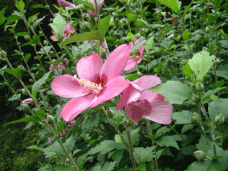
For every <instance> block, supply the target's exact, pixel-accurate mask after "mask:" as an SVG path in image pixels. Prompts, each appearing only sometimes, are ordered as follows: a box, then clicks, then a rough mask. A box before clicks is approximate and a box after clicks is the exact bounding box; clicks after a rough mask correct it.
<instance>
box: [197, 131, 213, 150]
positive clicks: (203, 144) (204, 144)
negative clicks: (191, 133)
mask: <svg viewBox="0 0 228 171" xmlns="http://www.w3.org/2000/svg"><path fill="white" fill-rule="evenodd" d="M208 144H210V142H208ZM208 144H207V140H206V138H205V137H204V136H203V135H202V134H201V137H200V139H199V143H198V144H196V147H197V148H198V149H199V150H202V151H204V152H207V151H208V149H209V146H208Z"/></svg>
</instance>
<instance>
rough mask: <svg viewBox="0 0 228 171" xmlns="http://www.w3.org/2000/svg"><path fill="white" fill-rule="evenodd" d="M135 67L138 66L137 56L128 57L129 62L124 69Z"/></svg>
mask: <svg viewBox="0 0 228 171" xmlns="http://www.w3.org/2000/svg"><path fill="white" fill-rule="evenodd" d="M135 67H136V62H135V58H134V57H131V56H130V58H129V59H128V61H127V64H126V66H125V68H124V71H128V70H130V69H133V68H135Z"/></svg>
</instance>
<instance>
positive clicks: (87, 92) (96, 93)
mask: <svg viewBox="0 0 228 171" xmlns="http://www.w3.org/2000/svg"><path fill="white" fill-rule="evenodd" d="M129 48H130V47H129V45H127V44H123V45H120V46H118V47H117V48H116V49H115V50H114V51H113V52H112V53H111V55H110V56H109V57H108V58H107V60H106V61H105V63H104V64H103V61H102V59H101V57H100V56H99V55H98V54H97V53H95V52H93V54H92V55H91V56H86V57H84V58H81V59H80V60H79V61H78V63H77V66H76V71H77V74H78V77H79V79H78V78H76V76H71V75H68V74H65V75H61V76H57V77H55V79H54V80H53V81H52V84H51V88H52V91H53V92H54V93H55V94H56V95H58V96H61V97H65V98H72V99H71V100H70V101H69V102H68V103H67V104H66V105H65V106H64V107H63V110H62V111H61V113H60V115H61V117H62V118H63V119H64V120H65V121H67V122H69V121H71V120H73V119H74V118H75V117H77V116H78V115H79V114H80V113H81V112H82V111H84V110H86V109H87V108H89V107H95V106H97V105H99V104H101V103H103V102H105V101H108V100H110V99H111V98H113V97H115V96H118V95H119V94H120V93H121V92H122V91H123V90H124V89H125V88H127V87H128V84H129V82H128V81H127V80H125V78H124V77H123V76H121V75H122V73H123V71H124V67H125V65H126V63H127V60H128V58H129V56H130V54H129V51H130V49H129Z"/></svg>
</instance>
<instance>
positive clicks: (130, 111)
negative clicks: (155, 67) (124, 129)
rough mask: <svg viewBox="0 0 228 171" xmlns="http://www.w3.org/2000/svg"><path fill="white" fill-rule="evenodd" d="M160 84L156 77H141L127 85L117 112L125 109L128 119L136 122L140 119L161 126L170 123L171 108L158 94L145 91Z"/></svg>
mask: <svg viewBox="0 0 228 171" xmlns="http://www.w3.org/2000/svg"><path fill="white" fill-rule="evenodd" d="M160 83H161V80H160V78H159V77H157V76H153V75H148V76H143V77H141V78H139V79H137V80H135V81H133V82H131V83H130V84H129V87H128V88H127V89H125V90H124V91H123V94H122V96H121V98H120V101H119V104H118V105H117V110H120V109H122V108H125V110H126V113H127V115H128V117H129V118H130V119H131V120H132V121H134V122H138V121H139V120H140V119H141V118H142V117H144V118H147V119H149V120H151V121H154V122H158V123H161V124H170V123H171V121H172V112H173V106H172V105H171V104H169V103H168V102H165V101H164V97H163V96H162V95H160V94H158V93H154V92H152V91H149V90H146V89H148V88H151V87H155V86H157V85H158V84H160Z"/></svg>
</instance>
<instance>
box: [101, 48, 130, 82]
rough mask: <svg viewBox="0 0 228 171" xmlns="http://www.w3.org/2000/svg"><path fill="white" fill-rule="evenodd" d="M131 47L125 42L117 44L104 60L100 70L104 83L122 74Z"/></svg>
mask: <svg viewBox="0 0 228 171" xmlns="http://www.w3.org/2000/svg"><path fill="white" fill-rule="evenodd" d="M130 51H131V47H130V46H129V45H127V44H123V45H120V46H118V47H117V48H116V49H115V50H114V51H113V52H112V53H111V54H110V56H109V57H108V58H107V60H106V61H105V63H104V65H103V67H102V70H101V79H102V80H103V82H104V85H105V84H106V83H107V82H109V81H110V80H112V79H113V78H115V77H117V76H120V75H122V73H123V71H124V68H125V66H126V64H127V61H128V59H129V57H130Z"/></svg>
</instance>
